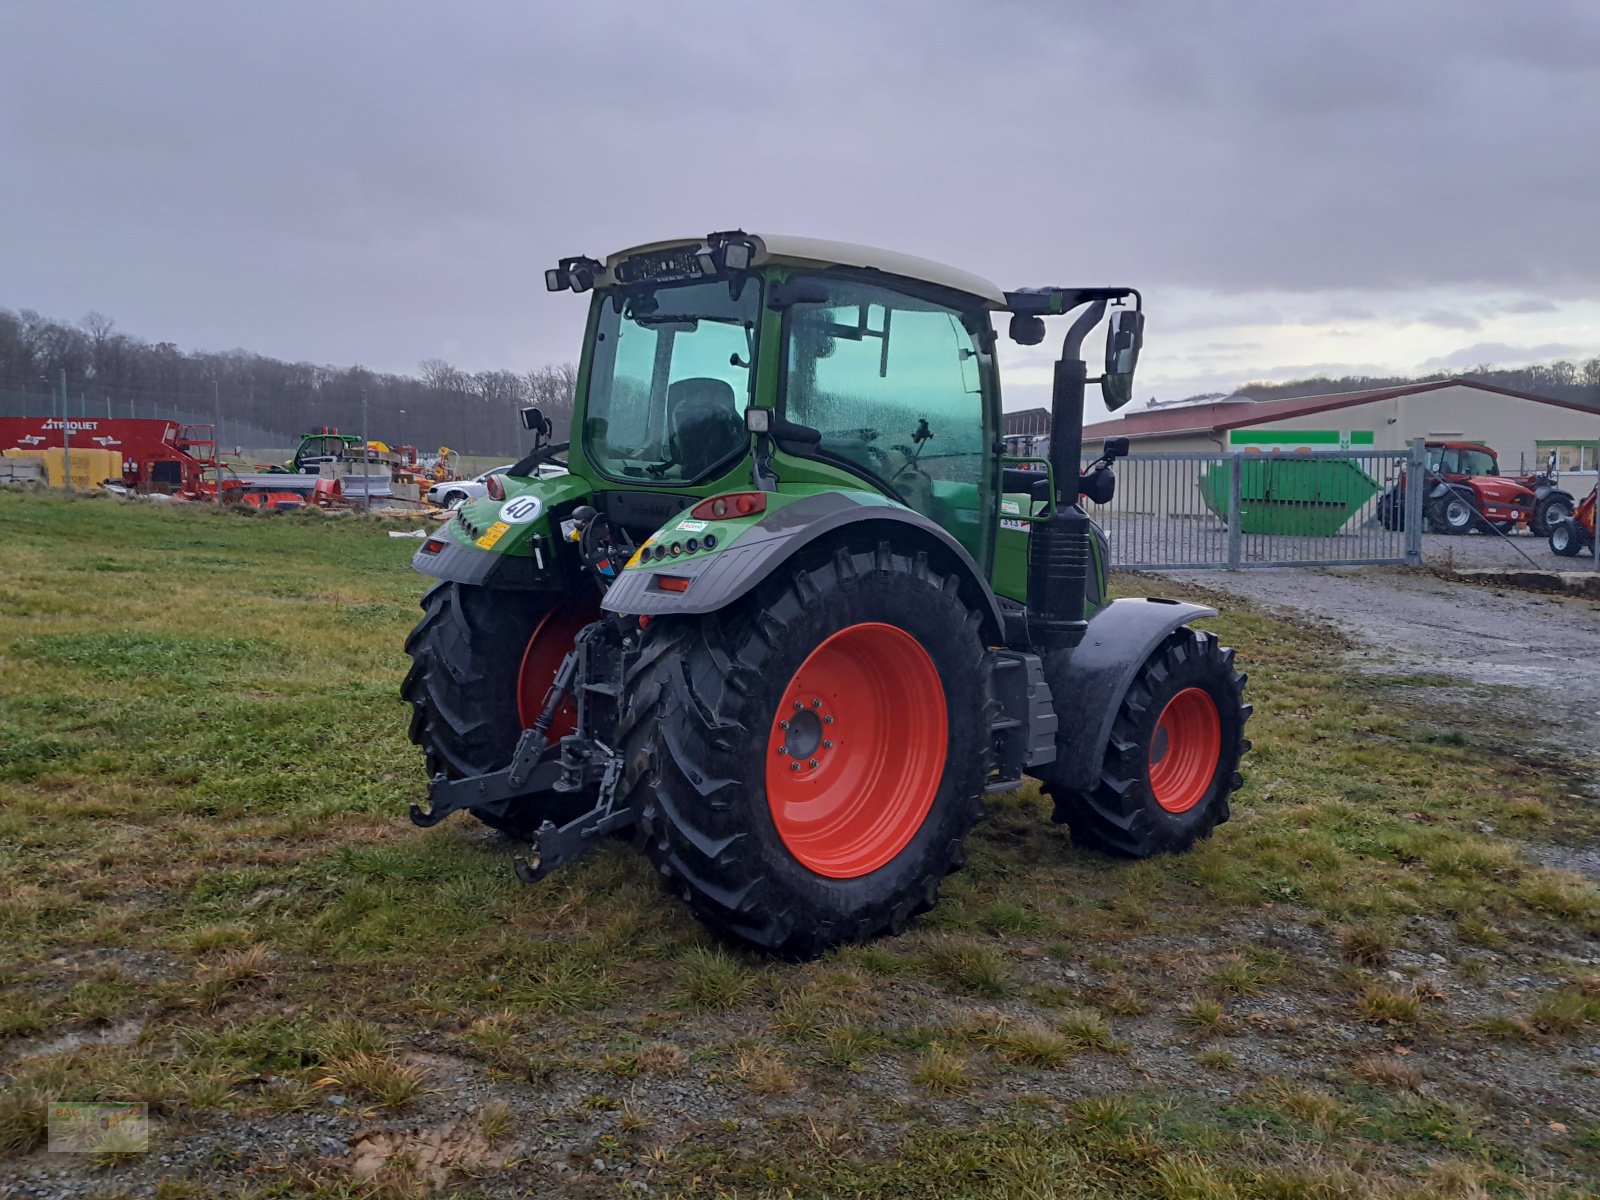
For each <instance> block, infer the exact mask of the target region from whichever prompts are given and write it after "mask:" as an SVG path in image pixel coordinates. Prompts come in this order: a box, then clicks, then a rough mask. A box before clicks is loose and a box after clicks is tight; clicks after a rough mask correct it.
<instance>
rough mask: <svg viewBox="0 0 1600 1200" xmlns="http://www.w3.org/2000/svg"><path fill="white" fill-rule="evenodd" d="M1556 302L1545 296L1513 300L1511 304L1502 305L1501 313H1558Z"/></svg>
mask: <svg viewBox="0 0 1600 1200" xmlns="http://www.w3.org/2000/svg"><path fill="white" fill-rule="evenodd" d="M1556 308H1557V306H1556V302H1555V301H1554V300H1548V299H1546V298H1545V297H1543V296H1525V297H1523V298H1522V299H1521V300H1513V301H1511V302H1510V303H1509V304H1504V305H1501V307H1500V311H1501V312H1508V313H1549V312H1555V311H1556Z"/></svg>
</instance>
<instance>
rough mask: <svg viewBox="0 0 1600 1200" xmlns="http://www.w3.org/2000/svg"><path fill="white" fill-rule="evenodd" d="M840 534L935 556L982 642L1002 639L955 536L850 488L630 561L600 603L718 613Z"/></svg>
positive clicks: (985, 592)
mask: <svg viewBox="0 0 1600 1200" xmlns="http://www.w3.org/2000/svg"><path fill="white" fill-rule="evenodd" d="M669 524H670V523H669ZM680 528H681V526H680ZM846 540H848V541H849V542H850V543H851V544H854V545H857V546H874V545H876V544H877V543H878V542H880V541H887V542H889V543H890V544H891V545H893V546H894V547H895V548H896V549H899V550H904V551H906V552H908V553H915V552H916V551H918V550H922V551H925V552H927V553H929V554H930V555H933V556H937V557H939V558H941V559H942V560H943V561H944V562H945V563H946V564H948V565H949V566H952V567H953V568H954V570H955V571H956V572H957V574H958V576H959V579H960V585H961V595H962V598H963V599H964V600H965V601H966V602H967V603H968V604H969V605H971V606H972V607H974V608H976V609H978V611H979V613H980V614H981V615H982V617H983V637H984V641H985V642H986V643H988V644H995V643H998V642H999V641H1000V640H1001V637H1002V630H1003V629H1004V623H1003V621H1002V620H1001V616H1000V606H999V603H998V602H997V601H996V600H995V598H994V593H993V592H992V591H990V590H989V587H988V585H987V584H986V583H985V582H984V580H983V575H982V572H980V571H979V570H978V566H977V564H976V563H974V562H973V561H972V556H971V555H969V554H968V553H967V551H966V549H965V548H964V547H963V546H962V545H961V543H960V542H958V541H956V539H955V538H954V537H952V536H951V535H950V534H949V533H947V532H946V531H945V530H944V529H943V528H941V527H940V526H939V525H937V524H935V523H934V522H933V521H930V520H929V519H928V518H927V517H924V516H923V515H922V514H921V513H918V512H914V511H912V510H911V509H908V508H902V507H900V506H899V505H897V504H892V503H887V502H885V501H884V499H883V498H882V497H880V496H876V495H872V494H860V495H858V494H857V493H854V492H850V491H826V492H818V493H816V494H815V495H811V496H802V497H800V498H799V499H796V500H794V501H793V502H791V503H787V504H784V505H783V506H782V507H781V508H777V509H775V510H771V511H769V512H768V513H767V514H766V516H765V517H764V518H763V519H762V520H760V521H757V522H756V523H755V524H754V525H753V526H752V527H751V528H750V529H748V530H747V531H745V532H743V533H741V534H740V535H739V537H738V538H737V540H735V541H733V542H732V543H731V544H729V545H728V546H726V547H725V548H724V549H721V550H718V551H717V552H715V553H713V554H706V555H702V556H701V557H699V558H685V559H669V560H666V561H665V562H658V563H645V564H640V565H639V566H635V567H630V568H629V569H628V570H625V571H624V572H623V573H622V577H621V578H619V579H618V580H617V581H616V582H615V583H613V584H612V585H611V586H610V588H608V589H607V590H606V594H605V599H604V600H603V601H602V602H601V607H603V608H605V609H607V610H609V611H610V612H615V613H630V614H634V615H638V616H646V615H648V616H669V615H677V614H684V615H691V614H701V613H712V612H718V611H720V610H722V609H724V608H727V607H728V605H730V604H733V603H734V602H736V601H738V600H740V599H741V598H743V597H744V596H745V595H747V594H748V593H749V592H750V591H751V590H752V589H754V588H755V587H756V586H757V585H759V584H760V583H761V582H762V581H763V580H765V579H767V578H768V577H770V576H771V575H772V574H773V572H775V571H777V570H778V569H779V568H780V567H782V566H783V565H784V564H785V563H787V562H788V561H789V560H791V559H792V558H794V557H795V555H797V554H800V553H801V552H802V551H804V550H807V549H808V548H811V547H814V546H817V545H819V544H838V543H840V542H843V541H846ZM663 576H668V577H675V578H676V579H679V580H683V579H687V580H688V583H687V585H686V586H684V588H683V590H682V591H665V590H662V588H661V579H662V577H663Z"/></svg>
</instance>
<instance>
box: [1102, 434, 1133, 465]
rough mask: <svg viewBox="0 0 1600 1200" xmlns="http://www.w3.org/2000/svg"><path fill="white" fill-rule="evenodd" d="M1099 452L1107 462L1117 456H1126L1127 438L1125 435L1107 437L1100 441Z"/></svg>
mask: <svg viewBox="0 0 1600 1200" xmlns="http://www.w3.org/2000/svg"><path fill="white" fill-rule="evenodd" d="M1100 453H1101V454H1103V455H1104V456H1105V458H1106V460H1107V461H1108V462H1109V461H1112V460H1114V459H1118V458H1127V457H1128V439H1127V438H1125V437H1111V438H1107V439H1106V440H1105V441H1104V442H1103V443H1101V446H1100Z"/></svg>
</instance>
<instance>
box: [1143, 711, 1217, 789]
mask: <svg viewBox="0 0 1600 1200" xmlns="http://www.w3.org/2000/svg"><path fill="white" fill-rule="evenodd" d="M1221 754H1222V719H1221V717H1220V716H1218V714H1217V702H1216V701H1215V700H1213V699H1212V698H1211V693H1210V692H1207V691H1206V690H1205V689H1204V688H1197V687H1191V688H1184V689H1183V691H1181V692H1179V693H1178V694H1177V695H1176V696H1174V697H1173V698H1172V699H1171V700H1168V701H1167V706H1166V707H1165V708H1163V709H1162V710H1161V716H1160V718H1159V719H1158V720H1157V721H1156V728H1155V733H1154V734H1153V735H1152V736H1151V739H1150V793H1151V795H1153V796H1154V797H1155V798H1156V803H1157V804H1159V805H1160V806H1161V807H1162V808H1164V809H1166V810H1167V811H1168V812H1169V813H1184V812H1188V811H1189V810H1190V809H1191V808H1193V807H1194V806H1195V805H1196V804H1199V803H1200V801H1201V800H1203V799H1205V795H1206V793H1207V792H1208V791H1210V790H1211V781H1212V779H1214V778H1215V777H1216V773H1217V759H1218V758H1219V757H1221Z"/></svg>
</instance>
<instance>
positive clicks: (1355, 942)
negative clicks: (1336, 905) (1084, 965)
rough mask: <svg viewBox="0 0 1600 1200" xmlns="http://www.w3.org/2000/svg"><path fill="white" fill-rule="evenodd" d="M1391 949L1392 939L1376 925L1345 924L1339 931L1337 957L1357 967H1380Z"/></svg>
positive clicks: (1387, 957)
mask: <svg viewBox="0 0 1600 1200" xmlns="http://www.w3.org/2000/svg"><path fill="white" fill-rule="evenodd" d="M1393 950H1394V939H1393V938H1392V937H1391V936H1390V935H1389V933H1388V932H1387V931H1386V930H1383V929H1380V928H1378V927H1377V926H1376V925H1347V926H1345V928H1343V929H1341V930H1340V931H1339V957H1340V958H1342V959H1344V960H1345V962H1348V963H1354V964H1355V965H1356V966H1358V967H1381V966H1383V965H1384V964H1385V963H1387V962H1388V961H1389V955H1390V953H1391V952H1392V951H1393Z"/></svg>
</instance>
